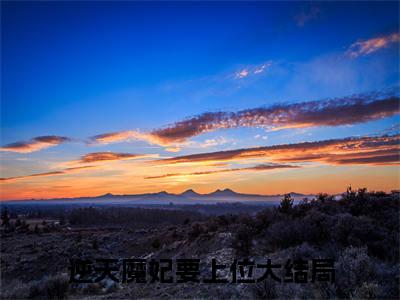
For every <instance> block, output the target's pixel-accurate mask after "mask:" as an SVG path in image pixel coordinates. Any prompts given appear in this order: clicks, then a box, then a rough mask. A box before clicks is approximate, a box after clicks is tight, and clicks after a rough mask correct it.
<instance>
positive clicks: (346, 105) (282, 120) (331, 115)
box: [90, 90, 400, 152]
mask: <svg viewBox="0 0 400 300" xmlns="http://www.w3.org/2000/svg"><path fill="white" fill-rule="evenodd" d="M399 107H400V97H399V96H398V94H397V91H393V90H387V91H385V92H373V93H367V94H359V95H353V96H349V97H342V98H333V99H327V100H319V101H310V102H302V103H294V104H277V105H274V106H270V107H258V108H251V109H246V110H241V111H238V112H226V111H220V112H205V113H202V114H200V115H197V116H194V117H191V118H188V119H185V120H182V121H178V122H176V123H174V124H171V125H168V126H166V127H164V128H160V129H155V130H153V131H151V132H148V133H143V132H140V131H137V130H129V131H121V132H113V133H105V134H100V135H96V136H94V137H92V138H90V140H91V141H92V142H96V143H102V144H107V143H113V142H123V141H130V140H144V141H147V142H149V143H151V144H156V145H160V146H165V147H167V149H166V150H170V151H171V152H177V151H178V150H180V148H181V147H182V146H185V144H184V143H185V142H187V140H188V139H190V138H192V137H195V136H198V135H201V134H204V133H208V132H213V131H217V130H220V129H229V128H239V127H262V128H265V129H269V130H279V129H285V128H306V127H317V126H340V125H350V124H357V123H363V122H368V121H372V120H377V119H382V118H386V117H390V116H393V115H396V114H399V112H400V108H399ZM210 142H211V140H210ZM187 145H188V144H187Z"/></svg>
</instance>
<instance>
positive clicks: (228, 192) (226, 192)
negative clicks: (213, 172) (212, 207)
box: [207, 189, 243, 197]
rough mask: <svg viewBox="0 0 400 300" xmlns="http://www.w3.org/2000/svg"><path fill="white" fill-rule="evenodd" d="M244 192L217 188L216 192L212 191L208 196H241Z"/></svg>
mask: <svg viewBox="0 0 400 300" xmlns="http://www.w3.org/2000/svg"><path fill="white" fill-rule="evenodd" d="M241 195H243V194H239V193H236V192H234V191H232V190H231V189H224V190H222V191H221V190H220V189H218V190H216V191H215V192H212V193H210V194H208V195H207V196H214V197H215V196H216V197H237V196H241Z"/></svg>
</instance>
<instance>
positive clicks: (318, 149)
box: [154, 135, 400, 165]
mask: <svg viewBox="0 0 400 300" xmlns="http://www.w3.org/2000/svg"><path fill="white" fill-rule="evenodd" d="M399 145H400V135H393V136H378V137H354V138H345V139H333V140H323V141H317V142H304V143H297V144H284V145H275V146H267V147H254V148H244V149H236V150H229V151H218V152H209V153H201V154H192V155H185V156H177V157H173V158H167V159H161V160H156V161H154V163H156V164H166V165H168V164H180V163H199V162H201V163H204V162H214V163H215V162H221V161H232V162H233V161H238V160H244V159H253V158H256V159H263V160H268V161H275V162H280V163H283V162H286V163H287V162H290V163H300V162H320V163H324V164H329V165H338V164H372V165H374V164H375V165H381V164H398V163H399V153H400V152H399V151H400V146H399Z"/></svg>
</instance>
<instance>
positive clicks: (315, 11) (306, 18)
mask: <svg viewBox="0 0 400 300" xmlns="http://www.w3.org/2000/svg"><path fill="white" fill-rule="evenodd" d="M320 14H321V9H320V8H319V7H316V6H312V7H309V8H308V9H304V10H302V11H301V12H300V13H298V14H297V15H295V16H294V20H295V21H296V25H297V26H299V27H303V26H304V25H305V24H306V23H308V22H310V21H312V20H315V19H317V18H318V17H319V16H320Z"/></svg>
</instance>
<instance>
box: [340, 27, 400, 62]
mask: <svg viewBox="0 0 400 300" xmlns="http://www.w3.org/2000/svg"><path fill="white" fill-rule="evenodd" d="M399 41H400V34H399V33H398V32H395V33H392V34H389V35H385V36H381V37H377V38H372V39H369V40H363V41H358V42H355V43H353V44H351V45H350V47H349V49H348V50H347V52H346V54H347V55H348V56H350V57H352V58H356V57H359V56H365V55H369V54H371V53H374V52H376V51H378V50H380V49H383V48H388V47H389V46H390V45H392V44H394V43H398V42H399Z"/></svg>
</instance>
